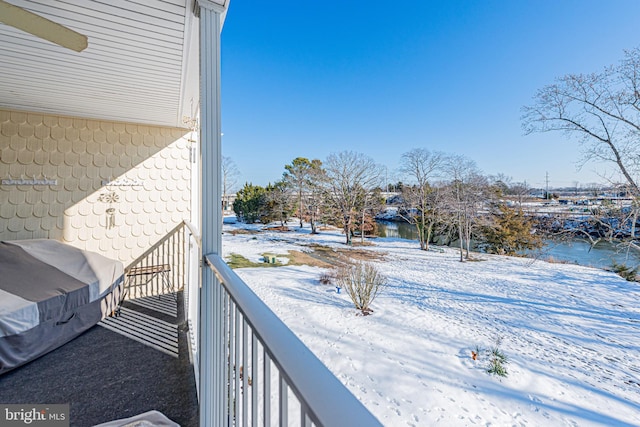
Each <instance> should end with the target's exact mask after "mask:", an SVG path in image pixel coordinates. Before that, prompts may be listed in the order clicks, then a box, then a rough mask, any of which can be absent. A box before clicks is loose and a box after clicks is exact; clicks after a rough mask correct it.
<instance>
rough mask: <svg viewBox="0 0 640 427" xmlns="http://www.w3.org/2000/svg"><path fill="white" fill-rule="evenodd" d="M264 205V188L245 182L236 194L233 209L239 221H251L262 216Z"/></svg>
mask: <svg viewBox="0 0 640 427" xmlns="http://www.w3.org/2000/svg"><path fill="white" fill-rule="evenodd" d="M265 205H266V191H265V189H264V188H263V187H261V186H259V185H253V184H251V183H245V184H244V187H243V188H242V189H241V190H240V191H238V193H237V195H236V201H235V202H234V203H233V211H234V212H235V213H236V216H237V217H238V218H239V219H240V220H241V221H244V222H246V223H253V222H256V221H257V220H258V219H260V218H261V217H262V215H263V214H264V209H265Z"/></svg>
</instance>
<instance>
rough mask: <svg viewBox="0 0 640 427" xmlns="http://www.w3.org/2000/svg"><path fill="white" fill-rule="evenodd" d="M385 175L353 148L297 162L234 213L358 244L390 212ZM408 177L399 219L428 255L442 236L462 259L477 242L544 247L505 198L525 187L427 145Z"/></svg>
mask: <svg viewBox="0 0 640 427" xmlns="http://www.w3.org/2000/svg"><path fill="white" fill-rule="evenodd" d="M383 171H384V167H382V166H380V165H377V164H376V163H375V162H374V161H373V160H372V159H371V158H370V157H368V156H367V155H365V154H362V153H356V152H353V151H343V152H340V153H334V154H330V155H329V156H328V157H327V159H325V160H324V161H320V160H318V159H313V160H309V159H307V158H304V157H297V158H295V159H293V161H292V162H291V163H290V164H287V165H285V166H284V172H283V175H282V179H281V180H279V181H277V182H275V183H269V184H268V185H267V186H266V187H262V186H259V185H254V184H252V183H246V184H245V185H244V187H243V188H242V189H241V190H239V191H238V192H237V194H236V201H235V203H234V207H233V208H234V211H235V213H236V215H237V217H238V218H239V219H240V220H241V221H245V222H249V223H252V222H255V221H262V222H271V221H279V222H280V223H281V225H283V226H284V225H285V224H286V223H287V222H288V221H289V219H290V218H292V217H295V218H297V221H299V225H300V227H303V226H304V223H305V222H306V223H308V224H309V226H310V227H311V233H318V224H320V223H322V224H331V225H335V226H338V227H340V228H341V229H342V230H343V233H344V235H345V243H346V244H347V245H350V244H352V243H353V238H354V237H355V236H356V235H359V236H360V239H364V237H365V236H366V235H371V234H375V231H376V223H375V216H376V214H377V213H378V212H380V211H381V210H383V209H384V207H385V199H384V198H383V197H382V192H383V190H382V187H383V176H384V174H383ZM401 172H402V173H403V177H404V178H405V181H406V183H402V182H399V183H398V184H395V185H394V187H395V189H396V190H397V191H398V192H399V193H400V194H399V195H398V196H397V201H398V203H399V207H398V215H399V216H400V217H402V218H403V219H404V220H405V221H407V222H409V223H410V224H412V225H413V226H414V227H415V228H416V230H417V231H418V235H419V245H420V248H421V249H422V250H428V249H429V244H430V243H432V242H433V241H434V239H435V237H436V236H442V235H446V236H449V238H450V240H457V241H458V242H459V248H460V260H461V261H463V260H465V259H468V258H469V257H470V249H471V241H472V240H473V241H480V242H482V244H483V245H484V247H485V248H486V250H488V251H489V252H494V253H504V254H516V253H518V252H519V251H522V250H524V249H533V248H537V247H540V246H541V244H542V238H541V236H539V235H537V234H535V233H534V232H533V222H532V220H531V219H530V218H529V217H527V216H526V215H525V214H524V212H523V211H522V209H521V208H520V207H510V206H507V204H506V203H505V202H503V201H502V200H501V197H503V196H504V195H505V194H506V193H511V194H519V193H523V192H522V185H521V184H513V185H509V182H508V180H507V179H506V178H504V177H502V176H499V177H488V176H484V175H483V174H482V173H481V172H480V171H479V170H478V168H477V167H476V165H475V163H474V162H473V161H471V160H469V159H467V158H465V157H464V156H458V155H447V154H444V153H432V152H430V151H429V150H427V149H424V148H416V149H413V150H411V151H409V152H406V153H404V154H403V155H402V158H401Z"/></svg>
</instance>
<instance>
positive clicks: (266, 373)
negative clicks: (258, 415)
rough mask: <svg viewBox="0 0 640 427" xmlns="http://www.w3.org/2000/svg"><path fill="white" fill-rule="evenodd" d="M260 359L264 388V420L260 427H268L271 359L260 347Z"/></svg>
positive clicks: (269, 420) (269, 417) (269, 419)
mask: <svg viewBox="0 0 640 427" xmlns="http://www.w3.org/2000/svg"><path fill="white" fill-rule="evenodd" d="M262 357H264V362H263V363H264V368H263V370H264V378H263V381H264V382H263V383H262V386H263V388H264V391H263V392H264V396H263V397H262V404H263V405H264V410H263V412H264V420H263V424H262V425H263V426H264V427H269V426H270V425H271V359H269V355H268V354H267V350H266V349H265V348H264V346H263V347H262Z"/></svg>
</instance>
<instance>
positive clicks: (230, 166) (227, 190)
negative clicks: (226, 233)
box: [222, 156, 240, 211]
mask: <svg viewBox="0 0 640 427" xmlns="http://www.w3.org/2000/svg"><path fill="white" fill-rule="evenodd" d="M239 175H240V172H239V171H238V166H236V164H235V162H234V161H233V159H231V157H227V156H222V209H223V211H224V210H225V209H228V208H229V197H230V195H231V194H232V193H233V192H234V191H235V188H236V186H237V185H238V176H239Z"/></svg>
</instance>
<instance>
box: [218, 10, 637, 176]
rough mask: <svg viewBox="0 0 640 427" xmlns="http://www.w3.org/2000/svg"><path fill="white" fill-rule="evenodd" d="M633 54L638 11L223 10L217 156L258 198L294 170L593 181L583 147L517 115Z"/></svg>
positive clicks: (594, 169)
mask: <svg viewBox="0 0 640 427" xmlns="http://www.w3.org/2000/svg"><path fill="white" fill-rule="evenodd" d="M636 46H640V0H483V1H472V0H467V1H462V0H439V1H430V0H403V1H396V2H392V1H388V0H387V1H378V0H369V1H361V0H353V1H350V0H343V1H332V2H326V1H319V0H282V1H263V0H232V1H231V3H230V7H229V11H228V14H227V19H226V22H225V25H224V29H223V32H222V119H223V132H224V136H223V154H224V155H225V156H228V157H231V158H232V159H233V161H234V162H235V163H236V164H237V166H238V169H239V170H240V177H239V181H240V184H243V183H244V182H245V181H248V182H253V183H254V184H258V185H266V184H267V183H268V182H274V181H277V180H278V179H280V178H281V176H282V173H283V171H284V165H285V164H289V163H290V162H291V161H292V160H293V159H294V158H295V157H307V158H309V159H312V158H318V159H321V160H324V159H325V158H326V157H327V155H329V154H331V153H337V152H340V151H343V150H352V151H356V152H361V153H364V154H367V155H369V156H370V157H372V158H373V159H374V160H375V161H376V162H378V163H380V164H381V165H384V166H386V167H387V169H388V171H389V172H388V175H389V181H395V180H397V179H398V176H397V173H396V171H397V168H398V165H399V161H400V157H401V155H402V153H404V152H407V151H409V150H411V149H412V148H427V149H429V150H431V151H442V152H446V153H451V154H462V155H465V156H467V157H468V158H470V159H472V160H474V161H475V162H476V163H477V165H478V167H479V168H480V169H481V170H482V171H483V172H484V173H486V174H497V173H504V174H506V175H507V176H510V177H512V178H513V180H514V181H524V180H526V181H527V183H528V184H530V185H531V186H533V187H543V186H544V183H545V173H546V172H548V173H549V181H550V185H551V186H553V187H558V186H572V185H573V183H574V182H575V181H578V182H580V184H581V185H584V184H587V183H590V182H597V181H602V179H600V178H599V177H598V175H597V174H596V173H602V172H605V171H606V167H605V166H604V165H602V164H596V163H589V164H587V165H586V166H584V167H583V168H582V170H581V171H580V172H577V170H576V164H577V162H578V161H579V160H580V158H581V154H580V151H579V144H578V142H577V140H575V139H567V138H566V137H564V136H563V135H561V134H553V133H551V134H549V133H547V134H534V135H529V136H525V135H524V134H523V131H522V128H521V122H520V115H521V107H522V106H523V105H527V104H530V103H531V101H532V97H533V96H534V94H535V92H536V90H537V89H539V88H541V87H542V86H544V85H546V84H550V83H553V81H554V78H556V77H560V76H563V75H565V74H568V73H580V72H594V71H600V70H601V69H602V68H603V67H604V66H606V65H611V64H614V63H617V62H618V60H620V59H621V58H622V56H623V50H624V49H631V48H634V47H636Z"/></svg>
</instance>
